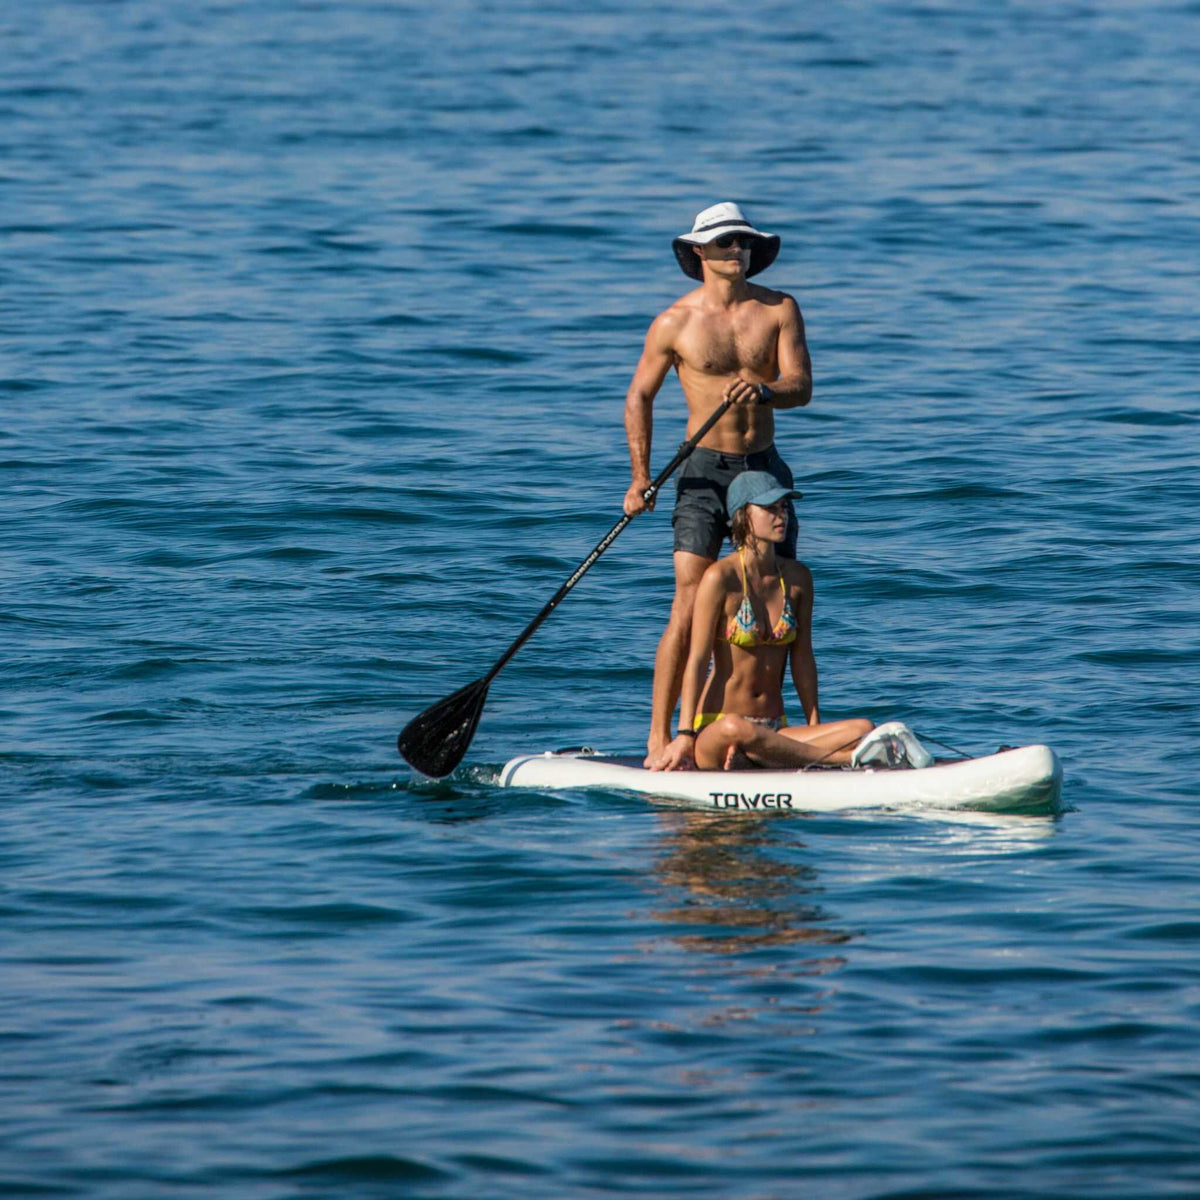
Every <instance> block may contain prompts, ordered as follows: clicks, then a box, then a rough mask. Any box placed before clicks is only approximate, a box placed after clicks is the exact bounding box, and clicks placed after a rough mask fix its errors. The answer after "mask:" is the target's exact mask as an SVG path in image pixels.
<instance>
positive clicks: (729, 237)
mask: <svg viewBox="0 0 1200 1200" xmlns="http://www.w3.org/2000/svg"><path fill="white" fill-rule="evenodd" d="M749 240H750V239H749V236H748V235H747V234H744V233H723V234H721V236H720V237H717V238H713V240H712V244H713V245H714V246H716V247H717V248H718V249H719V250H728V249H729V247H730V246H732V245H733V243H734V242H737V244H738V245H739V246H744V245H745V244H746V243H747V242H748V241H749Z"/></svg>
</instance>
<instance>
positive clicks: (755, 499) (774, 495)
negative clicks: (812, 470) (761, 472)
mask: <svg viewBox="0 0 1200 1200" xmlns="http://www.w3.org/2000/svg"><path fill="white" fill-rule="evenodd" d="M785 498H786V499H788V500H801V499H803V498H804V493H803V492H798V491H796V489H795V488H785V487H784V486H783V484H780V485H779V486H778V487H777V488H768V489H767V490H766V491H765V492H761V493H760V494H759V495H757V496H751V497H750V499H749V500H743V501H742V502H741V504H739V505H738V506H737V508H734V509H731V510H730V513H729V515H730V516H731V517H732V516H733V514H734V513H735V512H737V511H738V508H745V507H746V505H747V504H757V505H758V507H759V508H768V507H769V506H770V505H772V504H775V503H777V502H778V501H780V500H783V499H785Z"/></svg>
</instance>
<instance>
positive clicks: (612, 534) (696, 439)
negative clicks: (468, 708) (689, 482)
mask: <svg viewBox="0 0 1200 1200" xmlns="http://www.w3.org/2000/svg"><path fill="white" fill-rule="evenodd" d="M733 403H734V402H733V401H732V400H722V401H721V403H720V404H718V405H717V407H716V408H715V409H714V410H713V412H712V415H711V416H710V417H709V418H708V420H707V421H705V422H704V424H703V425H701V426H700V428H699V429H697V430H696V432H695V433H694V434H692V436H691V437H690V438H688V440H687V441H686V442H684V443H682V445H680V447H679V449H678V450H677V451H676V452H675V457H674V458H673V459H671V461H670V462H669V463H667V465H666V466H665V467H663V469H662V470H661V471H659V473H658V475H657V476H656V477H655V478H654V480H653V482H652V483H651V484H650V486H649V487H648V488H647V489H646V490H645V491H644V492H643V493H642V499H643V500H645V501H647V503H648V502H649V501H651V500H653V499H654V497H655V496H657V495H658V492H659V489H660V488H661V487H662V485H663V484H664V483H666V482H667V480H668V479H670V478H671V476H672V475H674V474H675V472H676V471H677V470H678V468H679V464H680V463H682V462H683V460H684V459H685V458H687V457H688V456H689V455H690V454H691V453H692V451H693V450H695V448H696V447H697V446H698V445H699V444H700V439H701V438H703V437H704V435H705V434H706V433H707V432H708V431H709V430H710V429H711V428H712V427H713V426H714V425H715V424H716V423H717V422H718V421H719V420H720V419H721V418H722V417H723V416H724V415H725V413H726V412H727V411H728V410H729V409H730V407H731V406H732V405H733ZM632 520H633V517H631V516H630V515H629V514H628V513H626V514H625V515H624V516H622V518H621V519H620V520H619V521H618V522H617V523H616V524H615V525H614V526H613V527H612V528H611V529H610V530H609V531H608V532H607V533H606V534H605V535H604V536H603V537H602V538H601V539H600V540H599V541H598V542H597V543H596V548H595V549H594V550H593V551H592V552H591V554H589V555H588V556H587V558H585V559H584V560H583V562H581V563H580V564H579V566H578V567H576V568H575V572H574V574H573V575H572V576H571V577H570V579H568V580H567V581H566V582H565V583H564V584H563V585H562V587H560V588H559V589H558V591H557V592H555V593H554V595H553V596H551V597H550V599H549V600H548V601H547V602H546V606H545V607H544V608H543V609H542V611H541V612H540V613H538V615H537V616H536V617H534V618H533V620H532V621H530V622H529V624H528V625H526V626H525V628H524V630H522V632H521V633H520V634H519V635H518V636H517V638H516V640H515V641H514V642H513V644H512V645H511V646H509V648H508V649H507V650H505V652H504V653H503V654H502V655H501V656H500V658H499V659H498V660H497V662H496V665H495V666H494V667H492V669H491V670H490V671H489V672H488V673H487V674H486V675H485V676H484V677H483V678H482V679H481V680H480V683H481V684H483V685H484V686H486V685H487V684H489V683H491V681H492V680H493V679H495V678H496V676H497V675H498V674H499V673H500V672H501V670H503V668H504V666H505V664H506V663H507V662H508V660H509V659H510V658H512V656H513V655H514V654H516V652H517V651H518V650H520V648H521V647H522V646H523V645H525V643H526V642H527V641H529V639H530V638H531V637H532V636H533V634H534V632H535V631H536V629H537V627H538V626H539V625H540V624H541V623H542V622H543V621H544V620H545V619H546V618H547V617H548V616H549V615H550V614H551V613H552V612H553V611H554V610H555V609H556V608H557V607H558V606H559V604H560V603H561V602H562V599H563V597H564V596H565V595H566V594H567V593H568V592H569V591H570V590H571V589H572V588H573V587H574V586H575V585H576V584H577V583H578V582H579V581H580V580H581V579H582V578H583V577H584V576H585V575H586V574H587V573H588V571H590V570H591V568H592V566H593V564H594V563H595V561H596V559H598V558H599V557H600V555H602V554H603V553H604V552H605V550H607V549H608V548H609V546H611V545H612V544H613V542H615V541H616V540H617V538H618V537H619V536H620V534H621V531H622V530H623V529H624V528H625V526H626V525H628V524H629V522H630V521H632Z"/></svg>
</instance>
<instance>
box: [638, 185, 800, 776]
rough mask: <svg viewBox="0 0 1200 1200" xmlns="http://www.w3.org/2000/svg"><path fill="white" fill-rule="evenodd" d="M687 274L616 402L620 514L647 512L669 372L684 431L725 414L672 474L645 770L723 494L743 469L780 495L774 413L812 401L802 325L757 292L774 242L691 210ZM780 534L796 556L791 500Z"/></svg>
mask: <svg viewBox="0 0 1200 1200" xmlns="http://www.w3.org/2000/svg"><path fill="white" fill-rule="evenodd" d="M673 247H674V250H675V257H676V258H677V259H678V260H679V265H680V267H682V268H683V272H684V274H685V275H688V276H690V277H691V278H692V279H695V280H698V281H699V282H700V286H699V287H698V288H695V289H694V290H693V291H690V292H688V293H687V295H685V296H682V297H680V298H679V299H678V300H676V301H675V303H674V304H672V305H671V307H670V308H668V309H667V310H666V311H665V312H662V313H660V314H659V315H658V316H657V317H656V318H655V319H654V321H653V323H652V324H651V326H650V330H649V332H648V333H647V334H646V344H645V348H644V349H643V350H642V357H641V359H640V360H639V362H638V365H637V369H636V370H635V371H634V373H633V380H632V382H631V383H630V385H629V391H628V393H627V394H626V397H625V432H626V435H627V437H628V439H629V457H630V462H631V465H632V474H633V481H632V483H631V484H630V485H629V491H628V492H626V493H625V512H626V513H628V514H629V515H630V516H636V515H637V514H638V513H640V512H645V511H647V510H648V509H652V508H653V507H654V504H653V501H651V502H650V504H647V503H646V501H645V500H644V499H643V495H642V494H643V493H644V492H645V490H646V488H648V487H649V486H650V435H651V429H652V426H653V421H652V410H653V406H654V397H655V396H656V395H657V394H658V390H659V388H660V387H662V384H663V380H665V379H666V377H667V373H668V372H669V371H670V369H671V368H672V367H674V368H675V370H676V372H677V374H678V375H679V384H680V386H681V387H682V388H683V395H684V398H685V399H686V401H687V406H688V435H689V436H691V434H692V432H693V431H694V430H696V429H699V427H700V426H701V425H702V424H703V423H704V421H705V419H706V418H707V417H709V416H710V415H711V414H712V412H713V410H714V409H715V408H716V407H717V405H719V404H720V403H721V402H722V401H724V400H727V399H732V400H733V401H734V406H733V407H732V408H731V409H730V410H729V412H727V413H726V414H725V416H724V417H722V418H721V420H720V421H718V422H717V424H716V425H714V426H713V428H712V429H711V430H710V431H709V433H708V435H707V436H706V437H705V438H704V439H703V440H702V441H701V442H700V445H699V446H698V447H697V448H696V449H695V450H694V451H693V452H692V454H691V456H690V457H689V458H688V459H687V460H686V461H685V462H684V464H683V466H682V467H681V468H680V471H679V475H678V477H677V479H676V483H675V488H676V498H675V512H674V515H673V516H672V518H671V523H672V525H673V526H674V530H675V599H674V601H673V603H672V605H671V616H670V619H669V621H668V622H667V628H666V630H665V631H664V633H663V635H662V639H661V640H660V641H659V644H658V653H657V654H656V655H655V659H654V698H653V709H652V713H651V718H650V736H649V738H648V739H647V741H646V765H647V766H651V767H652V766H658V765H659V763H660V761H661V759H662V757H663V754H664V752H665V750H666V747H667V746H668V744H669V743H670V741H671V718H672V716H673V715H674V712H675V706H676V704H677V703H678V702H679V690H680V686H681V680H682V673H683V666H684V662H685V660H686V658H687V652H688V645H689V641H690V636H691V626H692V607H693V604H694V602H695V599H696V588H697V587H698V586H699V584H700V579H701V577H702V576H703V575H704V572H705V571H706V570H708V568H709V566H710V565H711V564H712V563H714V562H715V561H716V560H717V558H718V556H719V554H720V551H721V546H722V544H723V543H724V540H725V538H726V537H728V536H729V521H728V518H727V516H726V513H725V492H726V489H727V488H728V487H729V484H730V482H731V481H732V480H733V478H734V477H735V476H736V475H739V474H740V473H741V472H742V471H745V470H756V471H768V472H770V473H771V474H772V475H774V476H775V477H776V478H777V479H778V480H779V482H780V483H781V484H782V485H783V486H784V487H786V488H789V489H790V488H791V487H792V486H793V484H794V480H793V478H792V473H791V471H790V470H788V467H787V464H786V463H784V461H783V459H782V458H780V456H779V452H778V451H777V450H776V449H775V411H776V410H777V409H784V408H799V407H801V406H803V405H805V404H807V403H808V402H809V400H811V399H812V361H811V359H810V358H809V354H808V345H807V343H806V342H805V340H804V318H803V317H802V316H801V313H800V308H799V306H798V305H797V304H796V301H795V300H793V299H792V297H791V296H788V295H786V294H785V293H783V292H776V291H773V290H771V289H770V288H765V287H762V286H761V285H759V284H754V283H750V282H749V279H750V277H751V276H752V275H757V274H758V273H759V272H760V271H764V270H766V268H767V267H769V266H770V265H771V264H772V263H773V262H774V261H775V256H776V255H777V254H778V253H779V238H778V236H777V235H776V234H772V233H762V232H761V231H759V230H757V229H755V228H754V226H753V225H751V224H750V222H749V221H747V220H746V218H745V217H744V216H743V215H742V210H741V209H740V208H739V207H738V206H737V205H736V204H732V203H729V202H724V203H721V204H714V205H713V206H712V207H711V208H706V209H705V210H704V211H703V212H702V213H700V214H699V215H698V216H697V217H696V220H695V222H694V223H693V225H692V229H691V232H690V233H685V234H681V235H680V236H679V237H677V238H676V239H675V241H674V243H673ZM788 509H789V511H788V528H787V536H786V538H785V539H784V542H783V544H782V545H781V546H780V547H779V553H780V554H782V555H784V556H786V557H788V558H795V557H796V532H797V526H796V514H795V511H794V510H793V509H792V508H791V502H790V501H789V502H788Z"/></svg>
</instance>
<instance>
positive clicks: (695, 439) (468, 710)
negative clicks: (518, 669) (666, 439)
mask: <svg viewBox="0 0 1200 1200" xmlns="http://www.w3.org/2000/svg"><path fill="white" fill-rule="evenodd" d="M732 404H733V401H732V400H724V401H722V402H721V403H720V404H718V405H717V407H716V408H715V409H714V410H713V414H712V416H710V417H709V418H708V420H707V421H705V422H704V424H703V425H701V426H700V428H699V429H697V430H696V432H695V433H694V434H692V436H691V437H690V438H688V440H687V441H686V442H684V443H683V444H682V445H681V446H680V447H679V449H678V451H677V452H676V454H675V457H674V458H673V459H671V461H670V462H669V463H667V465H666V466H665V467H664V468H663V469H662V470H661V471H660V472H659V474H658V477H657V478H656V479H655V480H654V482H653V483H651V484H650V486H649V487H648V488H647V489H646V490H645V491H644V492H643V493H642V497H643V498H644V499H645V500H646V501H650V500H653V499H654V497H655V496H657V495H658V492H659V489H660V488H661V487H662V485H663V484H664V483H666V481H667V480H668V479H670V477H671V476H672V475H673V474H674V473H675V471H676V470H677V469H678V467H679V464H680V463H681V462H683V460H684V459H685V458H687V456H688V455H689V454H691V452H692V451H693V450H695V448H696V447H697V445H699V443H700V439H701V438H702V437H704V435H705V434H706V433H707V432H708V431H709V430H710V429H711V428H712V427H713V426H714V425H715V424H716V423H717V422H718V421H719V420H720V419H721V418H722V417H723V416H724V415H725V412H726V410H727V409H728V408H729V407H730V405H732ZM632 520H633V518H632V517H630V516H623V517H622V518H621V519H620V520H619V521H618V522H617V523H616V524H615V525H614V526H613V527H612V528H611V529H610V530H609V531H608V532H607V533H606V534H605V535H604V537H602V538H601V539H600V541H599V542H597V543H596V548H595V549H594V550H593V551H592V552H591V554H589V555H588V556H587V558H585V559H584V560H583V562H581V563H580V564H579V566H578V567H576V568H575V573H574V574H573V575H572V576H571V578H570V579H568V580H567V581H566V583H564V584H563V585H562V587H560V588H559V589H558V591H557V592H555V593H554V595H553V596H551V597H550V599H549V601H547V603H546V607H545V608H543V609H542V611H541V612H540V613H538V615H537V616H536V617H534V618H533V620H532V621H530V622H529V624H528V625H526V626H525V629H524V630H523V631H522V633H521V635H520V636H519V637H518V638H517V639H516V641H514V642H513V644H512V645H511V646H509V648H508V649H507V650H505V652H504V653H503V654H502V655H501V656H500V658H499V659H498V660H497V661H496V665H495V666H494V667H492V669H491V670H490V671H489V672H488V673H487V674H486V675H485V676H483V678H482V679H477V680H475V682H474V683H468V684H467V686H466V687H463V688H459V689H458V691H457V692H455V693H454V694H453V695H451V696H447V697H446V698H445V699H444V700H439V701H438V702H437V703H436V704H431V705H430V706H429V707H428V708H427V709H426V710H425V711H424V712H422V713H418V714H417V715H416V716H415V717H413V719H412V720H411V721H409V723H408V724H407V725H405V727H404V728H403V729H402V730H401V731H400V736H399V737H398V738H397V739H396V746H397V748H398V749H399V751H400V753H401V754H402V755H403V756H404V758H405V759H406V760H407V762H408V764H409V765H410V766H411V767H413V768H415V769H416V770H418V771H420V772H421V774H422V775H432V776H433V777H435V778H437V779H441V778H442V776H444V775H449V774H450V772H451V771H453V770H454V768H455V767H457V766H458V764H459V763H460V762H462V758H463V755H464V754H466V752H467V747H468V746H470V744H471V739H472V738H473V737H474V736H475V728H476V726H477V725H478V724H479V717H480V715H481V714H482V712H483V705H484V702H485V701H486V700H487V694H488V685H489V684H490V683H491V682H492V680H493V679H495V678H496V676H497V675H498V674H499V673H500V671H501V670H502V669H503V668H504V665H505V664H506V663H507V662H508V660H509V659H510V658H512V656H513V655H514V654H516V652H517V651H518V650H520V648H521V647H522V646H523V645H525V643H526V642H527V641H528V640H529V639H530V638H531V637H532V636H533V632H534V630H535V629H537V627H538V626H539V625H540V624H541V623H542V622H543V621H544V620H545V619H546V618H547V617H548V616H549V615H550V614H551V613H552V612H553V611H554V610H555V609H556V608H557V607H558V605H559V602H560V601H561V600H562V598H563V597H564V596H565V595H566V594H567V593H568V592H569V591H570V590H571V589H572V588H573V587H574V586H575V585H576V584H577V583H578V582H579V581H580V580H581V579H582V578H583V577H584V575H585V574H587V572H588V571H589V570H590V569H591V567H592V564H593V563H594V562H595V561H596V559H598V558H599V557H600V555H602V554H603V553H604V552H605V550H607V549H608V548H609V546H611V545H612V544H613V542H614V541H616V539H617V535H618V534H620V532H621V531H622V530H623V529H624V528H625V526H626V525H628V524H629V522H630V521H632Z"/></svg>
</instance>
